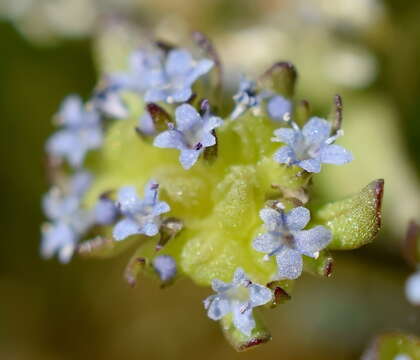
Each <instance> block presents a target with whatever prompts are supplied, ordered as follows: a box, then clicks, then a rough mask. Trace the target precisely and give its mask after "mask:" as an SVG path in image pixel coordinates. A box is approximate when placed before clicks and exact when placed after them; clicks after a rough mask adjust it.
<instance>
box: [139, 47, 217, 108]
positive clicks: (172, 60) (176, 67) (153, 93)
mask: <svg viewBox="0 0 420 360" xmlns="http://www.w3.org/2000/svg"><path fill="white" fill-rule="evenodd" d="M213 65H214V62H213V61H212V60H210V59H202V60H198V61H197V60H194V58H193V57H192V56H191V54H190V53H189V52H188V51H186V50H182V49H174V50H171V51H170V52H169V53H168V55H167V58H166V60H165V63H164V65H163V66H162V68H161V71H160V73H156V74H154V75H153V81H152V82H150V84H149V86H148V89H147V91H146V93H145V95H144V100H145V101H146V102H158V101H164V102H167V103H179V102H184V101H187V100H188V99H189V98H190V97H191V95H192V90H191V87H192V85H193V84H194V82H195V81H196V80H197V79H198V78H199V77H200V76H202V75H204V74H206V73H207V72H209V71H210V69H211V68H212V67H213Z"/></svg>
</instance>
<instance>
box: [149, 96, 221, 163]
mask: <svg viewBox="0 0 420 360" xmlns="http://www.w3.org/2000/svg"><path fill="white" fill-rule="evenodd" d="M175 120H176V126H174V127H173V128H171V129H169V130H167V131H164V132H162V133H160V134H159V135H158V136H157V137H156V138H155V141H154V145H155V146H157V147H160V148H174V149H178V150H180V151H181V153H180V155H179V161H180V163H181V165H182V166H183V167H184V169H186V170H188V169H190V168H191V167H192V166H193V165H194V164H195V162H196V161H197V159H198V157H199V156H200V155H201V153H202V152H203V151H204V149H205V148H207V147H210V146H213V145H215V144H216V137H215V136H214V134H213V130H214V129H216V128H217V127H219V126H221V125H222V123H223V120H222V119H221V118H219V117H217V116H211V115H210V114H209V112H206V113H205V114H204V115H203V116H201V115H200V114H199V113H198V112H197V110H195V109H194V107H192V106H191V105H189V104H183V105H180V106H178V107H177V108H176V110H175Z"/></svg>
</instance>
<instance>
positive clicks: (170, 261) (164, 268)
mask: <svg viewBox="0 0 420 360" xmlns="http://www.w3.org/2000/svg"><path fill="white" fill-rule="evenodd" d="M153 267H154V268H155V270H156V272H157V273H158V274H159V277H160V279H161V280H162V281H164V282H166V281H169V280H171V279H173V278H174V277H175V275H176V262H175V260H174V258H173V257H172V256H169V255H159V256H156V257H155V258H154V260H153Z"/></svg>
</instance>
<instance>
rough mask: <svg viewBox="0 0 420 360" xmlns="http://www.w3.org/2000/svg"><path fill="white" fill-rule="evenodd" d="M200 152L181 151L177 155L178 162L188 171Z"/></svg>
mask: <svg viewBox="0 0 420 360" xmlns="http://www.w3.org/2000/svg"><path fill="white" fill-rule="evenodd" d="M201 152H202V151H199V150H190V149H182V150H181V154H180V155H179V162H180V163H181V165H182V167H183V168H184V169H185V170H188V169H190V168H191V167H192V166H193V165H194V164H195V163H196V161H197V159H198V157H199V156H200V154H201Z"/></svg>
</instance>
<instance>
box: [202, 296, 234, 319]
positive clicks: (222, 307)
mask: <svg viewBox="0 0 420 360" xmlns="http://www.w3.org/2000/svg"><path fill="white" fill-rule="evenodd" d="M204 306H205V307H206V309H207V315H208V317H209V318H210V319H212V320H220V319H221V318H222V317H223V316H225V315H227V314H228V313H229V312H230V311H231V309H230V301H229V300H228V299H227V298H226V297H224V296H221V295H212V296H209V297H208V298H207V299H206V300H205V301H204Z"/></svg>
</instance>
